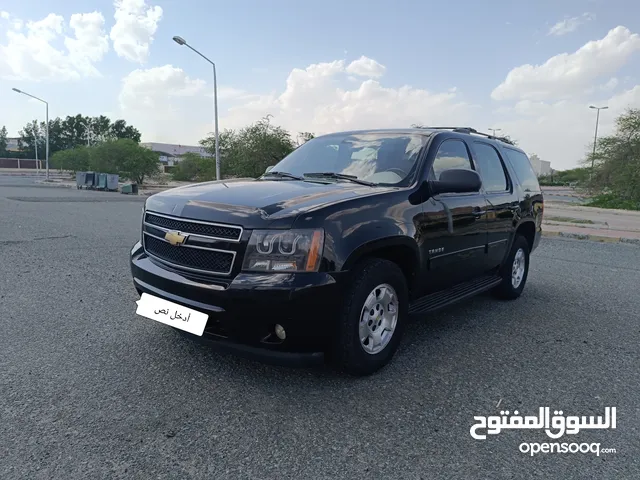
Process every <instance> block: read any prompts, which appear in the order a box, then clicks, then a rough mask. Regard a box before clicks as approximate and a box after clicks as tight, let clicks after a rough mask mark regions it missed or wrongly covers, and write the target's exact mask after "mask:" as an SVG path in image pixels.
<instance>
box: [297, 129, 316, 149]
mask: <svg viewBox="0 0 640 480" xmlns="http://www.w3.org/2000/svg"><path fill="white" fill-rule="evenodd" d="M313 138H316V136H315V135H314V134H313V133H311V132H300V133H298V138H297V139H296V142H297V144H298V146H300V145H304V144H305V143H307V142H308V141H309V140H311V139H313Z"/></svg>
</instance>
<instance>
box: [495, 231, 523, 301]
mask: <svg viewBox="0 0 640 480" xmlns="http://www.w3.org/2000/svg"><path fill="white" fill-rule="evenodd" d="M500 275H501V276H502V282H501V283H500V285H498V286H497V287H496V288H495V289H494V290H493V293H494V295H495V296H496V297H498V298H502V299H505V300H513V299H516V298H518V297H519V296H520V295H521V294H522V291H523V290H524V286H525V284H526V283H527V276H528V275H529V242H527V239H526V238H524V237H523V236H522V235H518V236H517V237H516V238H515V240H514V242H513V245H512V246H511V251H510V252H509V256H508V257H507V260H506V261H505V263H504V265H503V266H502V269H501V272H500Z"/></svg>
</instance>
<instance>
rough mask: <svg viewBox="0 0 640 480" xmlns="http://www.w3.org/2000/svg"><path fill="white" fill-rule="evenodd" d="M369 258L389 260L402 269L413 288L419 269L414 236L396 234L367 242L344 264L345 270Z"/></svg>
mask: <svg viewBox="0 0 640 480" xmlns="http://www.w3.org/2000/svg"><path fill="white" fill-rule="evenodd" d="M367 258H381V259H384V260H389V261H391V262H393V263H395V264H396V265H398V267H400V270H402V273H403V274H404V276H405V279H406V280H407V286H408V287H409V289H411V287H412V285H413V283H414V281H415V278H416V273H417V271H418V268H419V267H418V265H419V258H420V257H419V252H418V246H417V244H416V243H415V241H414V240H413V239H412V238H409V237H405V236H394V237H389V238H383V239H377V240H372V241H370V242H367V243H365V244H363V245H361V246H359V247H358V248H357V249H355V250H354V251H353V252H352V253H351V254H350V255H349V257H348V258H347V260H346V261H345V262H344V264H343V265H342V270H343V271H348V270H351V269H353V267H354V266H355V265H356V264H358V263H359V262H361V261H363V260H364V259H367Z"/></svg>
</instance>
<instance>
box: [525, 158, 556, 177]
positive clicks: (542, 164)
mask: <svg viewBox="0 0 640 480" xmlns="http://www.w3.org/2000/svg"><path fill="white" fill-rule="evenodd" d="M529 160H531V166H532V167H533V170H534V171H535V172H536V175H538V176H539V177H541V176H543V175H550V174H551V162H549V161H547V160H540V157H538V155H536V154H535V153H534V154H532V155H531V156H530V157H529Z"/></svg>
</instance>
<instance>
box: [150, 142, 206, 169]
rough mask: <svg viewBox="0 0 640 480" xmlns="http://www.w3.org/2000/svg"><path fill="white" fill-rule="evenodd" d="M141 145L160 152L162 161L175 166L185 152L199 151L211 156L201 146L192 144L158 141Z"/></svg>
mask: <svg viewBox="0 0 640 480" xmlns="http://www.w3.org/2000/svg"><path fill="white" fill-rule="evenodd" d="M140 145H141V146H143V147H145V148H148V149H149V150H153V151H154V152H158V153H159V154H160V161H161V162H162V163H164V164H165V165H167V166H173V165H175V164H176V163H178V162H180V157H181V156H182V155H184V154H185V153H197V154H198V155H200V156H202V157H210V156H211V155H209V154H208V153H207V152H206V151H205V149H204V148H203V147H201V146H197V147H196V146H192V145H175V144H172V143H157V142H145V143H141V144H140Z"/></svg>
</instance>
